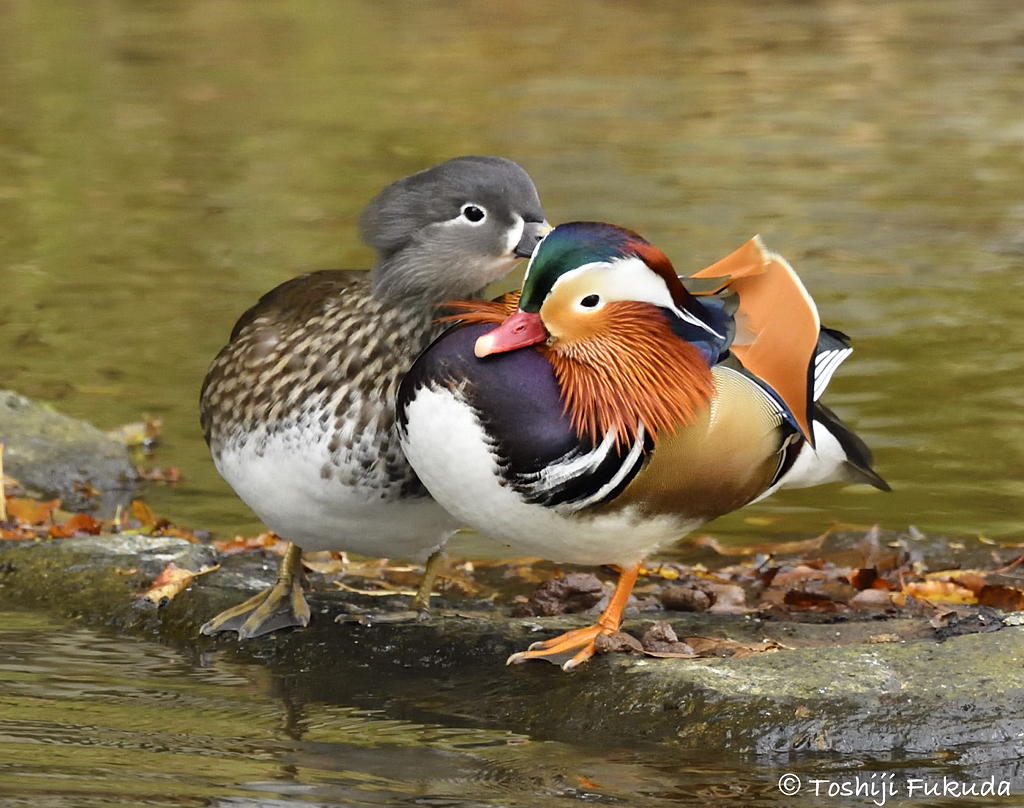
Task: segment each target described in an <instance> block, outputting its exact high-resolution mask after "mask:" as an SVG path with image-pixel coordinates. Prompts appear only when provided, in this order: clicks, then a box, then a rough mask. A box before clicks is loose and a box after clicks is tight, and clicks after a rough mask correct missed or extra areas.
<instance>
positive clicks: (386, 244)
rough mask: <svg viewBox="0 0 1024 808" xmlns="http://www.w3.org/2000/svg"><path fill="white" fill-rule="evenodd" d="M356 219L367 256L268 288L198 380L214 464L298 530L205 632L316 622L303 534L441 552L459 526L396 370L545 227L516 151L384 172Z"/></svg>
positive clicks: (264, 512)
mask: <svg viewBox="0 0 1024 808" xmlns="http://www.w3.org/2000/svg"><path fill="white" fill-rule="evenodd" d="M362 229H363V236H364V238H365V240H366V241H367V243H368V244H369V245H370V246H372V247H374V248H375V249H376V250H377V253H378V258H377V262H376V264H375V265H374V267H373V269H371V270H370V271H369V272H364V271H342V270H328V271H323V272H313V273H311V274H308V275H302V276H300V277H298V278H293V279H292V280H290V281H288V282H286V283H284V284H282V285H281V286H278V287H277V288H276V289H274V290H272V291H271V292H268V293H267V294H266V295H264V296H263V298H262V299H261V300H260V301H259V302H258V303H257V304H256V305H255V306H253V308H251V309H249V311H247V312H246V313H245V314H243V315H242V317H241V319H240V320H239V321H238V323H237V324H236V325H235V327H234V330H233V331H232V332H231V339H230V341H229V342H228V344H227V345H226V346H225V347H224V348H223V349H222V350H221V352H220V353H219V354H218V355H217V358H216V359H214V361H213V365H212V366H211V367H210V371H209V373H208V374H207V376H206V380H205V382H204V383H203V389H202V393H201V396H200V399H201V400H200V418H201V421H202V425H203V432H204V434H205V436H206V440H207V442H208V443H209V444H210V450H211V452H212V453H213V458H214V462H215V463H216V466H217V470H218V471H219V472H220V473H221V475H222V476H223V477H224V479H225V480H227V481H228V483H230V484H231V487H232V488H234V489H235V491H236V492H237V493H238V495H239V496H240V497H241V498H242V500H244V501H245V503H246V504H247V505H248V506H249V507H250V508H252V510H253V511H254V512H255V513H256V515H257V516H259V518H260V519H262V520H263V522H264V523H265V524H266V525H267V527H269V528H270V529H271V530H273V531H274V532H275V533H277V534H278V535H279V536H281V537H282V538H285V539H287V540H288V541H290V542H292V543H291V544H290V545H289V548H288V550H287V552H286V554H285V556H284V558H283V559H282V562H281V565H280V568H279V571H278V580H277V583H275V584H274V586H272V587H271V588H270V589H268V590H267V591H265V592H262V593H260V594H259V595H256V596H255V597H253V598H251V599H250V600H248V601H246V602H245V603H242V604H240V605H239V606H236V607H234V608H232V609H228V610H227V611H224V612H222V613H221V614H219V615H217V616H216V617H214V618H213V619H212V620H210V621H209V622H208V623H206V624H205V625H204V626H203V627H202V629H201V630H202V631H203V633H205V634H212V633H214V632H218V631H229V630H230V631H237V632H238V636H239V638H242V639H244V638H246V637H255V636H258V635H260V634H265V633H267V632H270V631H274V630H275V629H278V628H283V627H285V626H295V625H299V626H304V625H306V624H307V622H308V621H309V606H308V605H307V604H306V600H305V598H304V597H303V593H302V580H301V575H300V570H299V560H300V557H301V553H302V549H301V548H305V549H307V550H349V551H353V552H357V553H362V554H364V555H371V556H385V555H386V556H396V557H399V558H404V559H409V560H416V559H421V558H426V557H427V556H428V555H431V554H432V553H433V555H431V558H432V559H433V560H434V561H436V559H438V558H439V555H438V552H437V551H438V550H439V547H440V546H441V545H442V544H443V543H444V542H445V540H446V539H447V538H448V536H449V535H451V534H452V533H453V532H454V531H455V530H457V529H458V528H459V527H460V525H459V523H457V522H454V521H453V520H452V518H451V517H450V516H449V515H448V514H446V513H445V512H444V511H443V510H442V509H441V508H440V507H439V506H438V505H437V504H436V503H435V502H434V501H433V500H432V499H431V498H430V496H429V495H428V494H427V492H426V490H425V489H424V488H423V486H422V485H421V484H420V482H419V480H418V479H417V478H416V475H415V473H414V472H413V470H412V469H411V468H410V467H409V465H408V463H406V461H405V458H404V457H403V456H402V452H401V449H400V448H399V443H398V436H397V434H396V431H395V425H394V400H395V395H396V393H397V390H398V384H399V382H400V380H401V378H402V375H403V374H404V373H405V372H406V370H408V369H409V367H410V365H412V362H413V360H414V359H415V358H416V356H417V354H419V353H420V351H422V350H423V349H424V348H425V347H426V346H427V345H429V344H430V341H431V340H432V339H433V338H434V337H436V336H437V334H438V333H440V331H441V330H442V327H440V326H438V324H437V323H436V319H437V306H438V304H439V303H441V302H442V301H444V300H447V299H450V298H452V297H459V296H462V297H464V296H478V295H479V294H480V293H481V292H482V290H483V288H484V287H485V286H486V285H487V284H489V283H491V282H492V281H494V280H497V279H498V278H500V277H502V276H503V275H505V274H506V273H507V272H508V271H509V270H511V269H512V267H513V266H514V265H515V263H516V262H517V261H518V260H520V259H521V258H527V257H529V256H530V255H531V254H532V252H533V249H534V247H535V246H536V245H537V242H538V241H539V240H540V238H541V236H542V235H543V234H544V233H546V232H547V231H548V230H549V227H548V225H547V222H545V221H544V212H543V210H542V209H541V205H540V201H539V200H538V198H537V191H536V189H535V188H534V185H533V182H532V181H531V180H530V177H529V176H528V175H527V173H526V172H525V171H524V170H523V169H522V168H521V167H520V166H518V165H517V164H515V163H513V162H511V161H510V160H505V159H503V158H500V157H458V158H455V159H454V160H449V161H447V162H445V163H442V164H440V165H437V166H434V167H433V168H431V169H428V170H426V171H421V172H419V173H418V174H414V175H412V176H410V177H405V178H404V179H401V180H398V181H397V182H395V183H393V184H391V185H389V186H388V187H387V188H385V189H384V190H383V191H382V192H381V193H380V194H378V195H377V196H376V197H375V198H374V199H373V201H371V202H370V204H369V205H368V206H367V208H366V210H365V211H364V212H363V216H362ZM434 568H435V565H434V563H428V569H427V574H426V575H425V576H424V580H423V583H422V585H421V587H420V590H419V592H418V595H417V598H416V599H415V601H414V606H416V607H417V608H419V609H425V608H426V605H427V600H428V598H429V594H430V584H431V577H432V573H433V570H434Z"/></svg>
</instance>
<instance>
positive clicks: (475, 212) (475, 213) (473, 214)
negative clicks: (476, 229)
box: [462, 205, 484, 222]
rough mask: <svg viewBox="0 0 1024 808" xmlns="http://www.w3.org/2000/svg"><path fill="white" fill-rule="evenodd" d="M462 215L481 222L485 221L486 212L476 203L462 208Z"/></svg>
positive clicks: (472, 220)
mask: <svg viewBox="0 0 1024 808" xmlns="http://www.w3.org/2000/svg"><path fill="white" fill-rule="evenodd" d="M462 215H463V216H465V217H466V218H467V219H469V220H470V221H471V222H480V221H483V218H484V212H483V211H482V210H480V208H478V207H477V206H476V205H466V207H464V208H463V209H462Z"/></svg>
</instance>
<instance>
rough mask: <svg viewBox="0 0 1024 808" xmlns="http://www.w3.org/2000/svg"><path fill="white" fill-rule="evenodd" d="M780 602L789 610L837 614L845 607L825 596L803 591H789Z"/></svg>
mask: <svg viewBox="0 0 1024 808" xmlns="http://www.w3.org/2000/svg"><path fill="white" fill-rule="evenodd" d="M782 602H783V603H784V604H785V605H786V606H788V607H790V608H791V609H808V610H813V611H818V612H838V611H840V610H841V609H845V608H846V606H845V605H843V604H842V603H836V602H835V601H834V600H832V598H830V597H828V596H827V595H822V594H819V593H818V592H807V591H806V590H803V589H791V590H789V591H788V592H787V593H786V595H785V597H784V598H783V599H782Z"/></svg>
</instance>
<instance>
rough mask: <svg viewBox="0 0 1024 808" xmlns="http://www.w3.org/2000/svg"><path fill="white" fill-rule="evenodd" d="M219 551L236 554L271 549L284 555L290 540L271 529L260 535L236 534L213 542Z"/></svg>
mask: <svg viewBox="0 0 1024 808" xmlns="http://www.w3.org/2000/svg"><path fill="white" fill-rule="evenodd" d="M213 546H214V547H215V548H216V549H217V552H218V553H220V554H221V555H236V554H237V553H245V552H248V551H250V550H270V551H271V552H273V553H277V554H278V555H284V550H285V547H287V546H288V542H286V541H285V540H284V539H282V538H281V537H280V536H278V535H277V534H276V533H272V532H270V531H269V530H268V531H265V532H264V533H260V534H259V535H258V536H235V537H234V538H233V539H218V540H217V541H215V542H214V543H213Z"/></svg>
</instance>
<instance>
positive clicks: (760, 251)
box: [686, 236, 821, 445]
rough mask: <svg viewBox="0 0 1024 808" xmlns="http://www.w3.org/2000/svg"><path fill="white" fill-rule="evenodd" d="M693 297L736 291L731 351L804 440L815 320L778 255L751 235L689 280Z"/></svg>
mask: <svg viewBox="0 0 1024 808" xmlns="http://www.w3.org/2000/svg"><path fill="white" fill-rule="evenodd" d="M692 278H693V279H696V280H695V281H694V282H693V283H692V286H691V283H690V279H686V284H687V287H688V288H690V291H691V292H692V293H693V294H695V295H698V296H699V295H702V294H704V295H706V294H714V293H716V292H720V291H722V290H724V289H728V290H729V291H730V292H734V293H736V295H737V296H738V298H739V307H738V309H737V310H736V314H735V319H736V338H735V340H734V341H733V344H732V351H733V353H735V354H736V357H737V358H738V359H739V360H740V362H742V363H743V366H744V367H745V368H746V369H747V370H749V371H750V372H751V373H753V374H755V375H756V376H758V377H760V378H761V379H764V381H766V382H767V383H768V384H769V385H771V387H772V389H774V390H775V391H776V392H777V393H778V394H779V395H780V396H781V397H782V400H783V401H785V402H786V406H788V407H789V409H790V410H791V411H792V413H793V416H794V418H795V419H796V422H797V424H798V425H799V427H800V431H801V432H802V433H803V435H804V437H805V438H806V439H807V440H808V441H809V442H810V443H811V445H813V444H814V436H813V433H812V431H811V424H810V412H811V407H812V392H813V368H814V351H815V347H816V346H817V344H818V333H819V331H820V330H821V322H820V321H819V319H818V309H817V307H816V306H815V305H814V301H813V300H812V299H811V296H810V295H809V294H808V293H807V290H806V289H805V288H804V285H803V283H802V282H801V281H800V278H799V277H797V274H796V272H794V271H793V268H792V267H791V266H790V265H789V264H788V263H787V262H786V259H784V258H783V257H782V256H780V255H777V254H776V253H773V252H770V251H768V250H767V249H765V246H764V244H762V243H761V239H760V238H759V237H756V236H755V237H754V238H752V239H751V240H750V241H748V242H747V243H746V244H744V245H743V246H742V247H740V248H739V249H738V250H736V251H735V252H733V253H731V254H729V255H727V256H726V257H725V258H723V259H722V260H721V261H717V262H716V263H714V264H712V265H711V266H709V267H707V268H706V269H702V270H701V271H700V272H697V273H695V274H694V275H693V276H692Z"/></svg>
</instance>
